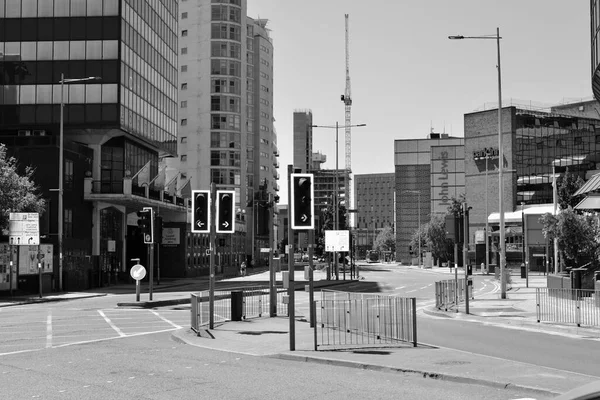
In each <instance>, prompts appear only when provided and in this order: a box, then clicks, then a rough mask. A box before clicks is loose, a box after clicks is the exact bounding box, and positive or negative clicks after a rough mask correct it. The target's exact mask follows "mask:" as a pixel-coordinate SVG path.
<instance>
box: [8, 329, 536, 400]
mask: <svg viewBox="0 0 600 400" xmlns="http://www.w3.org/2000/svg"><path fill="white" fill-rule="evenodd" d="M121 326H122V327H123V328H125V325H124V324H123V325H121ZM110 329H113V328H112V327H110ZM0 387H1V388H2V398H6V399H36V398H42V399H61V400H67V399H78V400H79V399H102V400H111V399H114V400H118V399H127V400H131V399H157V400H158V399H160V400H169V399H177V400H181V399H275V398H280V399H306V398H323V399H344V400H346V399H392V398H399V399H444V400H452V399H457V400H458V399H461V400H462V399H515V398H519V397H526V394H524V393H520V392H518V391H512V390H505V389H494V388H489V387H484V386H479V385H470V384H461V383H454V382H445V381H438V380H432V379H423V378H420V377H415V376H409V375H403V374H399V373H387V372H374V371H367V370H360V369H354V368H346V367H336V366H328V365H321V364H307V363H299V362H294V361H285V360H279V359H273V358H263V357H252V356H245V355H238V354H235V353H228V352H219V351H213V350H207V349H203V348H199V347H194V346H190V345H185V344H180V343H177V342H174V341H172V339H171V335H170V333H169V332H162V333H155V334H150V335H139V336H133V337H132V336H128V337H119V338H116V339H114V340H101V341H96V342H92V343H88V344H79V345H72V346H66V347H54V348H43V349H39V350H37V351H32V352H21V353H15V354H8V355H7V354H5V355H1V356H0ZM538 399H540V397H538Z"/></svg>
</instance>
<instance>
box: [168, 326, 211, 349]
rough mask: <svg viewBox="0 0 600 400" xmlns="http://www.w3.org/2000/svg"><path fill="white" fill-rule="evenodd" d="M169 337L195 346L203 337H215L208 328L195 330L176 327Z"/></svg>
mask: <svg viewBox="0 0 600 400" xmlns="http://www.w3.org/2000/svg"><path fill="white" fill-rule="evenodd" d="M171 338H172V339H173V340H174V341H175V342H178V343H181V344H187V345H190V346H197V345H198V344H199V342H201V341H203V340H204V339H214V338H215V337H214V336H213V335H212V334H211V333H210V331H209V330H208V329H201V330H200V331H198V332H196V331H194V330H193V329H192V328H182V329H177V330H175V331H173V332H172V333H171Z"/></svg>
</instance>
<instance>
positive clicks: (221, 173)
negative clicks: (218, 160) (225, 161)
mask: <svg viewBox="0 0 600 400" xmlns="http://www.w3.org/2000/svg"><path fill="white" fill-rule="evenodd" d="M210 177H211V179H212V182H214V183H216V184H220V185H240V184H241V182H240V171H239V170H231V169H221V168H211V169H210Z"/></svg>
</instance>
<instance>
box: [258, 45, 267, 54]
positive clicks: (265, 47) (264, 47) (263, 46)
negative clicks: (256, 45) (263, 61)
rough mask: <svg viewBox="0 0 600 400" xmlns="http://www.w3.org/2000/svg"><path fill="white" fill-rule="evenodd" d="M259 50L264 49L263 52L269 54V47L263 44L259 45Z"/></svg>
mask: <svg viewBox="0 0 600 400" xmlns="http://www.w3.org/2000/svg"><path fill="white" fill-rule="evenodd" d="M260 50H261V51H264V52H265V53H267V54H269V48H268V47H267V46H265V45H263V44H261V45H260Z"/></svg>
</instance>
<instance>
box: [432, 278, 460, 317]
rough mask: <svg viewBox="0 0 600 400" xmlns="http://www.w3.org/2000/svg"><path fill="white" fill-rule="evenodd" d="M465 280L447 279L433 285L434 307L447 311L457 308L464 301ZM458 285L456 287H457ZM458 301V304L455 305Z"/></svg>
mask: <svg viewBox="0 0 600 400" xmlns="http://www.w3.org/2000/svg"><path fill="white" fill-rule="evenodd" d="M465 282H466V281H465V279H458V282H457V280H456V279H448V280H445V281H438V282H436V283H435V307H436V308H437V309H438V310H441V309H442V308H443V309H444V311H448V308H452V307H453V306H457V305H458V304H460V303H461V302H463V301H465ZM457 283H458V287H457ZM457 301H458V304H457Z"/></svg>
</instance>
